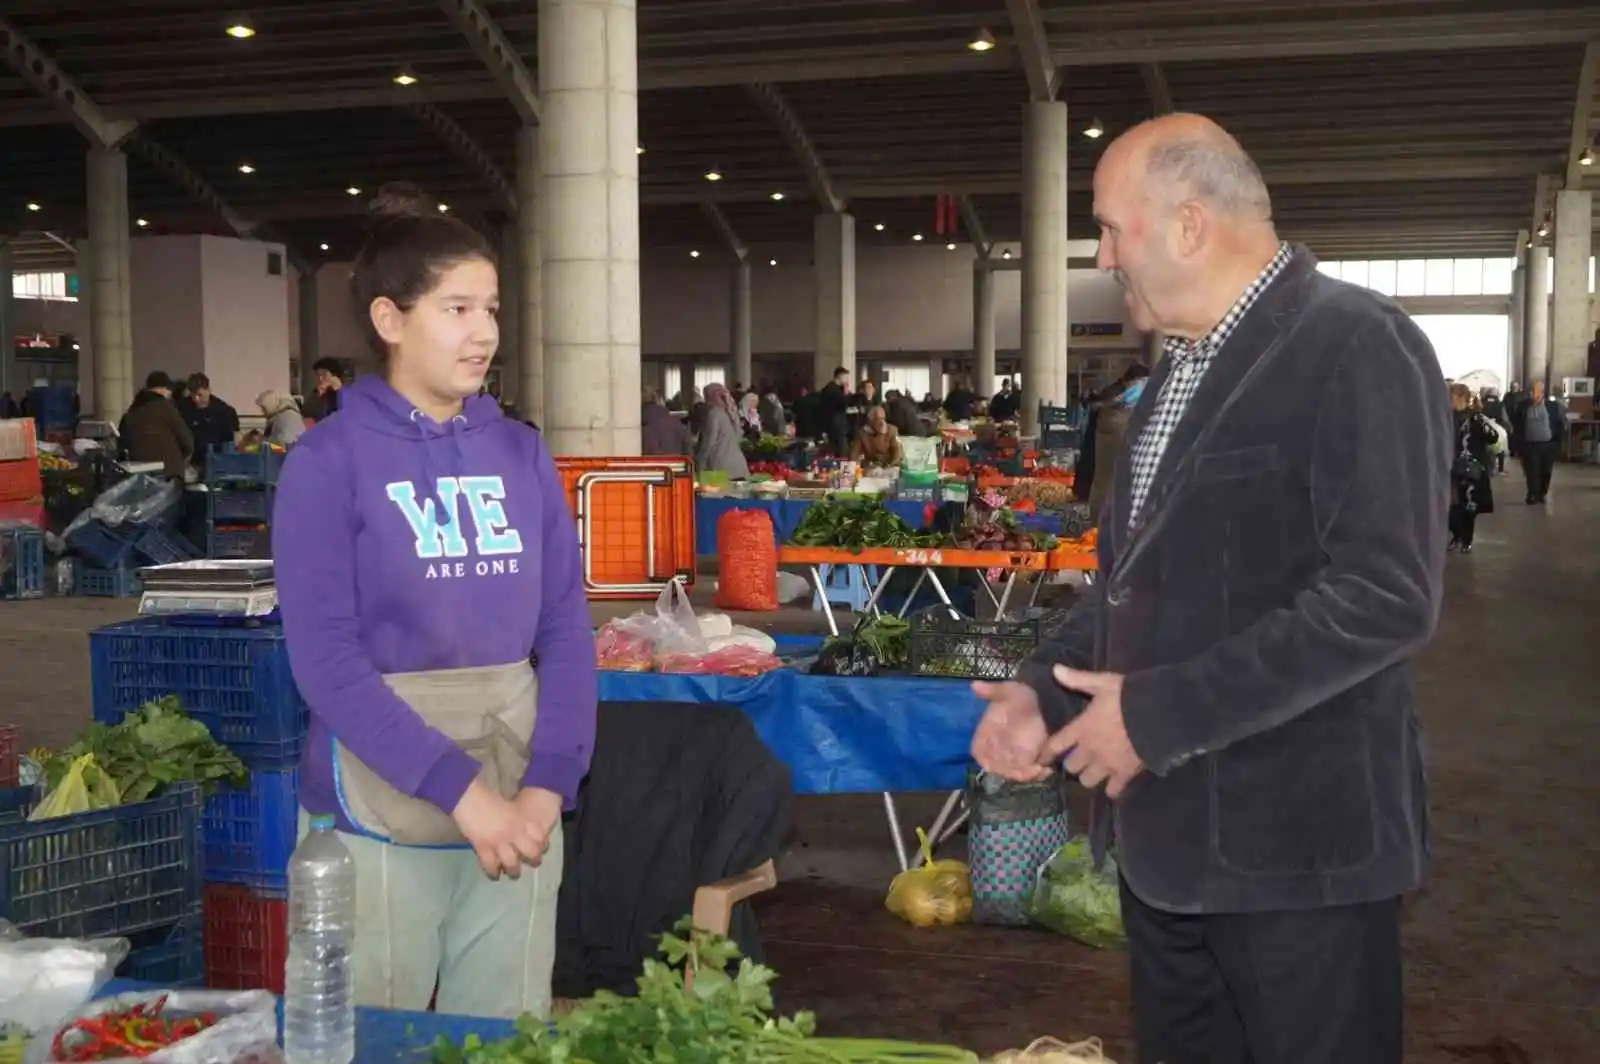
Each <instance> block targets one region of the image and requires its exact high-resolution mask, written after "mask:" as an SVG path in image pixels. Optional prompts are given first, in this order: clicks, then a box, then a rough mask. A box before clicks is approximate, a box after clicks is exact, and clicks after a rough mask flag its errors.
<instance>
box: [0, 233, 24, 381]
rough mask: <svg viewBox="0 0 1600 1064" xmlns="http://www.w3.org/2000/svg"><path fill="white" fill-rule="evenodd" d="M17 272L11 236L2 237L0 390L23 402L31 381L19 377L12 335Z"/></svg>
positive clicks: (0, 268)
mask: <svg viewBox="0 0 1600 1064" xmlns="http://www.w3.org/2000/svg"><path fill="white" fill-rule="evenodd" d="M15 272H16V266H15V265H14V264H13V259H12V255H11V238H10V237H0V343H3V344H5V347H4V348H0V391H4V392H10V393H11V398H12V399H14V400H16V401H17V402H19V403H20V402H22V397H23V395H25V394H26V393H27V391H28V385H29V384H30V383H31V382H29V381H22V380H19V379H18V378H17V345H16V344H15V343H14V342H13V341H14V339H15V338H14V337H13V336H12V335H11V331H12V330H11V323H12V322H13V321H15V320H16V318H15V316H14V315H13V314H12V313H11V286H12V283H13V282H12V280H11V275H12V274H13V273H15Z"/></svg>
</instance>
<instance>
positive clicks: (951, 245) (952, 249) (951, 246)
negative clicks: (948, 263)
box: [944, 244, 956, 251]
mask: <svg viewBox="0 0 1600 1064" xmlns="http://www.w3.org/2000/svg"><path fill="white" fill-rule="evenodd" d="M944 249H945V250H946V251H954V250H955V249H956V246H955V245H954V244H946V245H945V246H944Z"/></svg>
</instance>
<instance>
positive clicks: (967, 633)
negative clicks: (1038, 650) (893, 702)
mask: <svg viewBox="0 0 1600 1064" xmlns="http://www.w3.org/2000/svg"><path fill="white" fill-rule="evenodd" d="M1038 645H1039V622H1038V621H975V620H971V619H970V618H966V617H952V616H950V611H949V610H947V609H945V608H944V607H943V606H936V607H934V608H933V609H930V610H924V611H923V612H921V613H919V614H917V615H916V616H915V617H914V618H912V621H911V671H912V672H914V673H916V674H918V675H919V676H952V677H957V678H960V679H968V680H1009V679H1011V678H1012V677H1014V676H1015V675H1016V674H1017V669H1018V667H1019V666H1021V665H1022V663H1023V662H1024V661H1026V660H1027V659H1028V656H1029V655H1030V654H1032V653H1033V651H1034V648H1035V647H1037V646H1038Z"/></svg>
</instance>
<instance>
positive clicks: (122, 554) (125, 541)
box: [67, 521, 135, 569]
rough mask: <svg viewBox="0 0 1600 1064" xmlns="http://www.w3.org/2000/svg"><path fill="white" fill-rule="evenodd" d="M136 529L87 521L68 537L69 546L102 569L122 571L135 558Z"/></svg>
mask: <svg viewBox="0 0 1600 1064" xmlns="http://www.w3.org/2000/svg"><path fill="white" fill-rule="evenodd" d="M134 531H135V530H134V529H132V528H126V529H124V528H110V527H108V526H106V525H103V524H101V523H100V522H99V521H85V522H84V523H83V524H81V525H79V526H78V527H77V528H76V529H74V530H73V532H72V534H71V535H70V536H68V537H67V546H69V547H71V548H72V550H73V552H74V553H75V554H77V555H78V556H79V557H82V558H84V559H86V560H87V561H88V562H90V564H92V565H94V566H95V567H97V568H100V569H120V568H123V567H124V566H126V565H127V563H128V562H129V561H130V560H131V559H132V558H133V541H134V538H135V537H134V534H133V533H134Z"/></svg>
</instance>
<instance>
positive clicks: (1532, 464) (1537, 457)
mask: <svg viewBox="0 0 1600 1064" xmlns="http://www.w3.org/2000/svg"><path fill="white" fill-rule="evenodd" d="M1556 446H1557V445H1556V441H1554V440H1547V441H1546V442H1544V443H1528V442H1527V441H1526V440H1524V441H1523V444H1522V475H1523V477H1524V478H1525V479H1526V480H1527V482H1528V498H1530V499H1533V500H1535V501H1537V502H1543V501H1544V497H1545V496H1546V495H1549V494H1550V474H1551V473H1552V472H1554V470H1555V467H1556Z"/></svg>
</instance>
